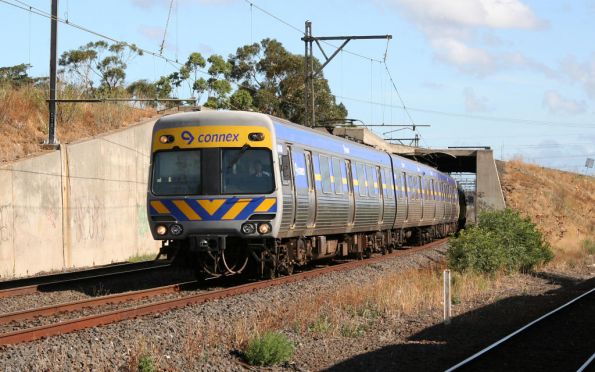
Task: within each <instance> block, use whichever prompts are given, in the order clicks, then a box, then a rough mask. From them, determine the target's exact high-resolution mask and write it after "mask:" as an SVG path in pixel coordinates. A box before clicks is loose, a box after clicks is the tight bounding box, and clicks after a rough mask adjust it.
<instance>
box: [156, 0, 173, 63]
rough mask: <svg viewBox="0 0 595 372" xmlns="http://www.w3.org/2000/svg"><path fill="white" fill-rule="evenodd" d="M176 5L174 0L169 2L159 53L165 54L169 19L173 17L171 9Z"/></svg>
mask: <svg viewBox="0 0 595 372" xmlns="http://www.w3.org/2000/svg"><path fill="white" fill-rule="evenodd" d="M173 6H174V0H170V2H169V11H168V12H167V20H166V21H165V29H164V30H163V40H161V46H160V47H159V54H163V47H164V46H165V39H166V38H167V27H168V26H169V19H170V18H171V10H172V7H173Z"/></svg>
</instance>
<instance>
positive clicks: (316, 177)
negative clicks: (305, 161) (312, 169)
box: [314, 174, 322, 181]
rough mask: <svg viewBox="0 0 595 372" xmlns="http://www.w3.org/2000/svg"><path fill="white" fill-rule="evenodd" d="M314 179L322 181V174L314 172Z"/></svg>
mask: <svg viewBox="0 0 595 372" xmlns="http://www.w3.org/2000/svg"><path fill="white" fill-rule="evenodd" d="M314 179H315V180H316V181H322V176H321V175H320V174H315V175H314Z"/></svg>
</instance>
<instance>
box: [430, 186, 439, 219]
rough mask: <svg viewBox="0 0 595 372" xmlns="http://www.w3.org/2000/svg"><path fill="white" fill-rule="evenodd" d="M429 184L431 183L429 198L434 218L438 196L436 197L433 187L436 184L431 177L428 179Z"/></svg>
mask: <svg viewBox="0 0 595 372" xmlns="http://www.w3.org/2000/svg"><path fill="white" fill-rule="evenodd" d="M430 185H431V188H430V192H431V193H432V194H431V195H430V196H431V199H432V200H433V203H432V204H434V219H436V208H437V206H436V205H437V204H438V198H437V197H436V188H435V187H436V186H435V185H434V180H433V179H431V180H430Z"/></svg>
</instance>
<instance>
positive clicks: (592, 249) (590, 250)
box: [583, 239, 595, 254]
mask: <svg viewBox="0 0 595 372" xmlns="http://www.w3.org/2000/svg"><path fill="white" fill-rule="evenodd" d="M583 249H584V250H585V252H587V254H595V239H594V240H591V239H585V240H583Z"/></svg>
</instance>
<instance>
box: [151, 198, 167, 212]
mask: <svg viewBox="0 0 595 372" xmlns="http://www.w3.org/2000/svg"><path fill="white" fill-rule="evenodd" d="M151 207H153V208H155V210H156V211H157V213H161V214H165V213H171V212H170V211H169V209H167V207H166V206H165V205H163V203H162V202H160V201H159V200H151Z"/></svg>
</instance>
